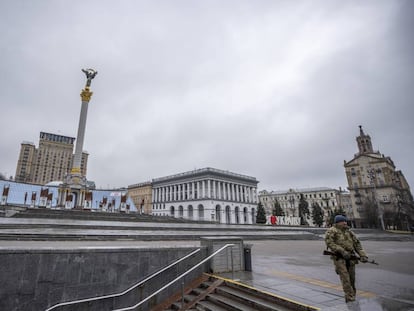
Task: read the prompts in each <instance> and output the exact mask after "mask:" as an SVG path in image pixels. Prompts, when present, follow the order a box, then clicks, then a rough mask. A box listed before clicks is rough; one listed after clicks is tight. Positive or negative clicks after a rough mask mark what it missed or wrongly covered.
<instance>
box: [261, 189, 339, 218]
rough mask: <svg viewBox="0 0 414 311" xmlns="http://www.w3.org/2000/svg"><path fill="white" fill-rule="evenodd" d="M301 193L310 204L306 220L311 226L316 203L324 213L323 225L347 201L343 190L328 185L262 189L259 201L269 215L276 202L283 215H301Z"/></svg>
mask: <svg viewBox="0 0 414 311" xmlns="http://www.w3.org/2000/svg"><path fill="white" fill-rule="evenodd" d="M301 195H303V199H304V200H305V201H306V202H307V203H308V206H309V217H307V219H306V222H307V223H308V225H310V226H314V225H315V224H314V223H313V220H312V217H311V215H312V206H313V205H314V204H318V205H319V206H320V207H321V208H322V210H323V213H324V224H323V225H324V226H326V225H327V224H328V222H329V219H330V217H331V215H332V213H333V212H334V211H335V210H337V209H339V208H340V206H341V205H342V204H343V203H345V202H346V200H345V199H343V196H344V193H343V192H342V191H341V190H337V189H333V188H328V187H319V188H304V189H289V190H284V191H270V192H269V191H267V190H262V191H260V192H259V201H260V202H261V203H262V205H263V207H264V209H265V212H266V215H267V216H270V215H272V212H273V209H274V208H275V203H276V202H278V203H279V205H280V207H281V209H282V211H283V216H285V217H299V203H300V200H301ZM341 199H342V201H341ZM276 216H282V215H276Z"/></svg>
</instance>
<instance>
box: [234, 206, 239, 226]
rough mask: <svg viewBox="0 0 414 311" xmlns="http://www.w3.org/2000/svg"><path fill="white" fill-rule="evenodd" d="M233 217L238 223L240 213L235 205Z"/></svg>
mask: <svg viewBox="0 0 414 311" xmlns="http://www.w3.org/2000/svg"><path fill="white" fill-rule="evenodd" d="M234 218H235V222H236V224H240V213H239V207H238V206H236V207H235V208H234Z"/></svg>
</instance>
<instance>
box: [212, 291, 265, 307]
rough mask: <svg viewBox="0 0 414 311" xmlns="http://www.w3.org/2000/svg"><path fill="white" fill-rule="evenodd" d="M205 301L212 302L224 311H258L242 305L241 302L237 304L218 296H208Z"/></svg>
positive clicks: (232, 300) (234, 301)
mask: <svg viewBox="0 0 414 311" xmlns="http://www.w3.org/2000/svg"><path fill="white" fill-rule="evenodd" d="M207 300H208V301H210V302H214V303H215V304H218V305H220V306H222V307H224V308H226V310H231V311H258V309H256V308H252V307H250V306H247V305H246V304H243V303H241V302H238V301H236V300H234V299H230V298H228V297H225V296H222V295H220V294H210V295H209V296H208V297H207Z"/></svg>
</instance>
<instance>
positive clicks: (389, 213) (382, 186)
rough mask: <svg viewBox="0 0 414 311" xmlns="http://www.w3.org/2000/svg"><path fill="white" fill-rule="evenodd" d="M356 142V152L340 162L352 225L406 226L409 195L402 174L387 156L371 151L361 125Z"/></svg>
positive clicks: (411, 203) (370, 144) (411, 209)
mask: <svg viewBox="0 0 414 311" xmlns="http://www.w3.org/2000/svg"><path fill="white" fill-rule="evenodd" d="M356 141H357V145H358V153H356V154H355V155H354V158H353V159H352V160H350V161H344V167H345V173H346V178H347V181H348V189H349V191H350V194H351V201H352V207H353V218H354V221H355V224H356V226H358V227H380V228H382V229H387V228H399V229H407V226H408V223H409V222H410V221H411V218H412V214H413V197H412V195H411V192H410V187H409V185H408V183H407V180H406V179H405V177H404V175H403V173H402V172H401V171H400V170H396V167H395V165H394V162H393V161H392V160H391V158H390V157H387V156H384V155H383V154H381V153H380V152H379V151H374V149H373V148H372V142H371V137H370V136H369V135H367V134H365V133H364V131H363V129H362V126H359V136H358V137H357V138H356Z"/></svg>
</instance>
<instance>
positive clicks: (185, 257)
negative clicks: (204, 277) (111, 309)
mask: <svg viewBox="0 0 414 311" xmlns="http://www.w3.org/2000/svg"><path fill="white" fill-rule="evenodd" d="M200 250H201V249H200V248H198V249H196V250H195V251H192V252H191V253H189V254H188V255H185V256H184V257H182V258H180V259H178V260H177V261H175V262H173V263H171V264H169V265H168V266H166V267H164V268H162V269H161V270H159V271H157V272H155V273H154V274H152V275H150V276H148V277H146V278H145V279H143V280H142V281H139V282H138V283H136V284H134V285H132V286H131V287H130V288H128V289H126V290H124V291H123V292H120V293H115V294H110V295H104V296H99V297H92V298H85V299H78V300H73V301H67V302H61V303H58V304H56V305H53V306H51V307H49V308H47V309H46V310H45V311H50V310H53V309H55V308H57V307H62V306H68V305H74V304H78V303H82V302H88V301H96V300H101V299H106V298H114V297H119V296H123V295H125V294H126V293H128V292H130V291H131V290H133V289H134V288H137V287H138V286H140V285H142V284H143V283H145V282H147V281H148V280H150V279H152V278H153V277H156V276H157V275H159V274H160V273H162V272H164V271H165V270H167V269H169V268H171V267H172V266H175V265H176V264H178V263H180V262H181V261H183V260H185V259H187V258H188V257H190V256H192V255H194V254H196V253H198V252H199V251H200Z"/></svg>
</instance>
